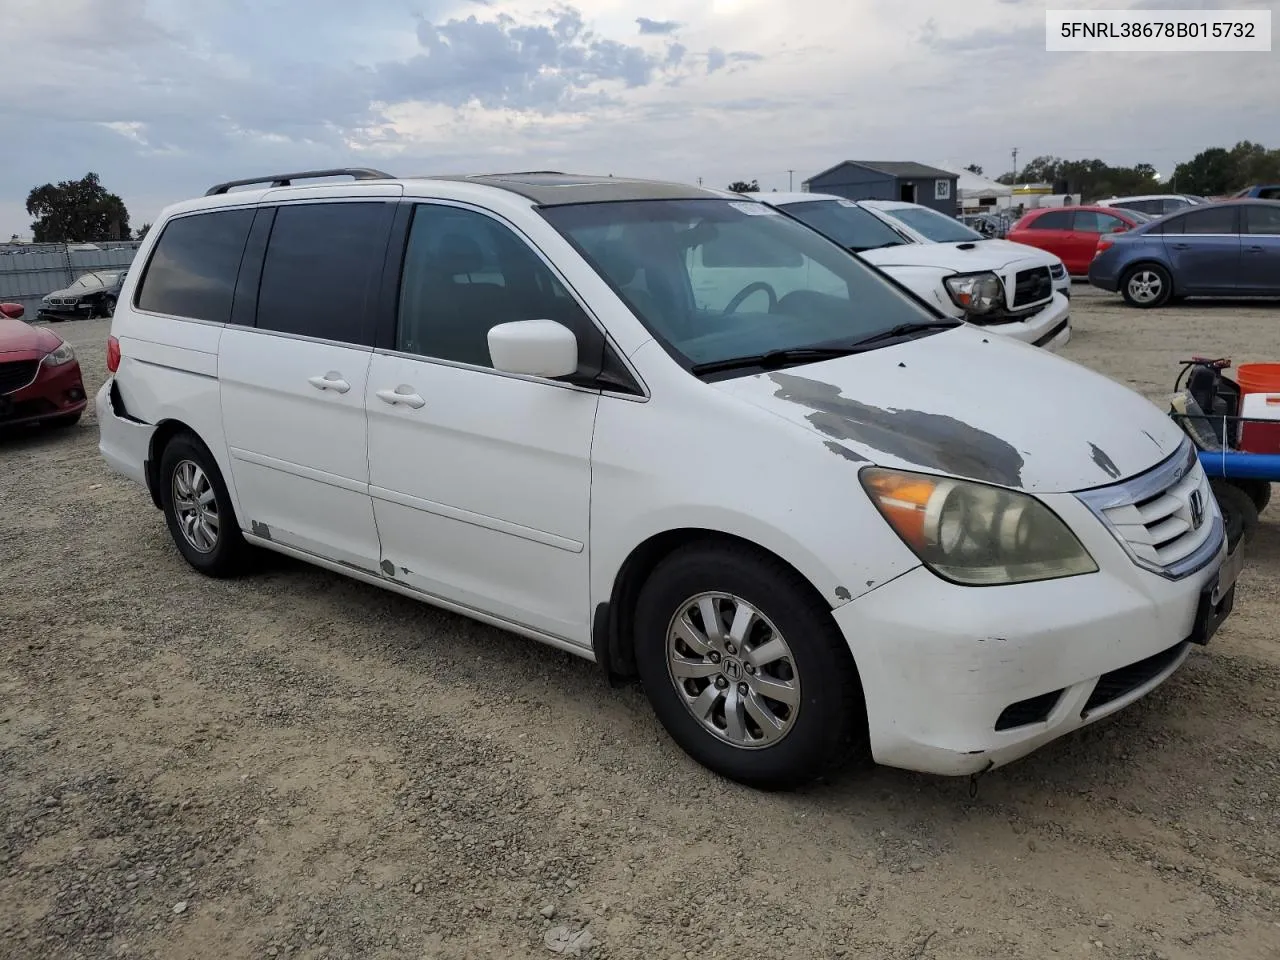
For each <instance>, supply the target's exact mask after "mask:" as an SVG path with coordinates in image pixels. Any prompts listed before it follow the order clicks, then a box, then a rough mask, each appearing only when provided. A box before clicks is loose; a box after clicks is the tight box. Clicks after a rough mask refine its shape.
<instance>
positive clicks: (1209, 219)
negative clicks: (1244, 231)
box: [1164, 204, 1242, 295]
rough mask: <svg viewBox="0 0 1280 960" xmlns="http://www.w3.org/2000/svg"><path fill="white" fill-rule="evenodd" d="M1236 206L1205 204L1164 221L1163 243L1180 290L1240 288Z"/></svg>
mask: <svg viewBox="0 0 1280 960" xmlns="http://www.w3.org/2000/svg"><path fill="white" fill-rule="evenodd" d="M1238 219H1239V218H1238V216H1237V208H1235V207H1227V206H1218V205H1216V204H1215V205H1213V206H1208V207H1205V208H1203V209H1199V210H1191V211H1189V212H1188V213H1184V214H1182V215H1181V216H1178V217H1173V218H1172V219H1170V220H1169V221H1168V222H1167V223H1165V225H1164V246H1165V251H1166V253H1167V254H1168V256H1169V261H1170V263H1171V264H1172V265H1173V270H1174V283H1175V284H1176V285H1177V289H1178V290H1179V292H1181V293H1186V294H1193V295H1194V294H1202V295H1214V294H1218V295H1222V294H1232V293H1238V292H1239V288H1240V281H1241V279H1242V278H1241V273H1240V259H1241V258H1240V228H1239V225H1238Z"/></svg>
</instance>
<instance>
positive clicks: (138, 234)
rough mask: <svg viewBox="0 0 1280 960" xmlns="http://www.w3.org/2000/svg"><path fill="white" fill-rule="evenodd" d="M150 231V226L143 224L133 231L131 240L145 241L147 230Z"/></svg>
mask: <svg viewBox="0 0 1280 960" xmlns="http://www.w3.org/2000/svg"><path fill="white" fill-rule="evenodd" d="M150 229H151V224H149V223H144V224H143V225H142V226H140V227H139V228H138V229H137V230H135V231H133V239H135V240H145V239H147V231H148V230H150Z"/></svg>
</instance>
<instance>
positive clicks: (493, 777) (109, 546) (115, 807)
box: [0, 288, 1280, 960]
mask: <svg viewBox="0 0 1280 960" xmlns="http://www.w3.org/2000/svg"><path fill="white" fill-rule="evenodd" d="M1077 290H1078V293H1077V300H1076V304H1077V306H1076V308H1075V323H1076V339H1075V341H1074V342H1073V343H1072V344H1071V345H1070V346H1069V347H1068V348H1067V351H1066V352H1067V353H1068V355H1069V356H1071V357H1073V358H1074V359H1077V360H1080V361H1082V362H1084V363H1086V364H1088V365H1090V366H1092V367H1095V368H1097V369H1099V370H1102V371H1104V372H1106V373H1107V374H1109V375H1111V376H1113V377H1116V378H1117V379H1119V380H1122V381H1124V382H1127V383H1129V384H1132V385H1133V386H1134V387H1136V388H1137V389H1139V390H1141V391H1143V392H1145V393H1147V394H1149V395H1151V396H1153V397H1159V396H1160V395H1161V394H1162V393H1164V392H1165V391H1167V390H1168V389H1169V386H1170V385H1171V383H1172V379H1173V376H1174V374H1175V372H1176V369H1175V367H1174V361H1175V360H1177V359H1178V358H1180V357H1182V356H1184V355H1187V354H1189V353H1190V352H1192V351H1201V352H1209V353H1214V354H1227V355H1231V356H1233V357H1234V359H1235V360H1236V361H1237V362H1240V361H1244V360H1250V359H1276V358H1277V357H1280V334H1278V333H1277V331H1278V330H1280V307H1273V306H1264V307H1257V306H1247V305H1246V306H1241V305H1235V306H1184V307H1175V308H1169V309H1165V310H1160V311H1157V312H1152V313H1139V312H1137V311H1133V310H1128V309H1124V308H1123V307H1121V306H1120V305H1119V304H1118V302H1116V301H1113V300H1111V299H1110V298H1104V297H1102V296H1101V295H1099V294H1096V293H1094V292H1092V291H1089V290H1082V289H1079V288H1077ZM107 330H108V322H105V321H97V322H92V323H89V322H84V323H74V324H66V325H62V326H61V327H60V328H59V331H60V332H62V333H63V334H64V335H65V336H67V337H68V338H69V339H70V340H71V341H72V343H73V344H74V345H75V346H76V348H77V349H78V350H79V351H80V354H81V358H82V363H84V365H85V372H86V375H87V378H88V385H89V386H90V388H91V389H94V390H96V388H97V386H98V385H99V384H100V383H101V382H102V378H103V376H104V366H103V345H104V341H105V338H106V335H107ZM1008 399H1009V402H1010V403H1016V402H1017V398H1016V397H1010V398H1008ZM1062 400H1063V404H1064V406H1067V405H1069V404H1070V402H1071V398H1069V397H1063V398H1062ZM96 444H97V430H96V427H95V422H94V418H93V417H92V416H91V415H88V416H86V417H85V419H84V421H82V423H81V424H80V426H78V427H76V428H74V429H72V430H67V431H63V432H59V433H53V432H49V433H41V434H25V435H22V436H19V437H16V438H14V437H11V438H9V439H7V440H4V441H0V824H2V825H0V957H4V958H15V960H17V958H21V960H28V958H31V960H34V958H42V957H59V958H61V957H123V956H128V957H158V958H165V960H181V958H218V960H222V958H239V957H277V958H321V957H327V958H331V960H337V958H342V957H349V958H353V960H355V958H359V960H364V958H382V957H388V958H389V957H396V958H400V957H411V958H423V957H433V958H434V957H465V958H481V957H493V958H499V957H503V958H505V957H551V956H554V955H555V954H554V953H553V952H552V950H551V949H549V947H548V946H547V939H548V936H549V935H550V937H551V939H552V942H556V938H557V937H560V938H561V939H563V938H564V937H565V936H566V935H568V934H577V933H578V932H579V931H582V930H584V929H585V930H586V931H587V932H588V933H589V935H590V938H591V940H592V941H593V944H592V945H591V946H590V947H589V950H588V953H589V955H590V956H592V957H595V958H667V957H698V958H703V957H731V956H732V957H735V958H741V957H751V958H755V957H761V958H763V957H769V958H792V957H794V958H806V960H807V958H825V957H833V956H847V957H859V958H863V957H865V958H874V960H887V958H894V960H941V958H958V957H965V958H984V960H986V958H1001V957H1028V958H1042V957H1046V956H1050V955H1052V956H1062V957H1083V956H1090V957H1119V958H1125V960H1133V958H1205V957H1214V958H1257V960H1262V958H1275V957H1277V956H1280V641H1278V640H1277V636H1276V634H1277V625H1280V589H1278V585H1280V508H1276V509H1273V510H1272V511H1271V512H1270V515H1269V516H1268V517H1267V518H1266V520H1267V522H1266V523H1264V528H1263V530H1262V532H1261V533H1260V535H1259V536H1258V538H1257V541H1256V543H1255V544H1254V548H1253V550H1252V552H1251V559H1250V565H1249V567H1248V569H1247V570H1246V572H1245V574H1244V578H1243V580H1242V585H1241V588H1240V591H1239V595H1238V601H1237V608H1236V613H1235V615H1234V617H1233V618H1232V619H1231V620H1230V621H1228V623H1227V624H1226V626H1224V627H1223V629H1222V631H1221V632H1220V633H1219V634H1218V636H1217V637H1216V638H1215V639H1214V641H1213V643H1212V644H1211V645H1210V647H1208V648H1207V649H1206V650H1204V651H1203V652H1201V651H1197V652H1195V653H1194V654H1193V656H1192V658H1191V660H1190V661H1189V662H1188V664H1187V666H1186V668H1185V669H1184V670H1183V671H1181V672H1180V674H1179V675H1177V676H1176V677H1175V678H1174V679H1173V680H1171V681H1170V682H1169V683H1168V684H1166V685H1165V686H1164V687H1163V688H1161V689H1160V690H1159V691H1157V693H1156V694H1154V695H1153V696H1151V697H1149V698H1148V699H1147V700H1146V701H1144V702H1142V703H1140V704H1139V705H1137V706H1135V707H1134V708H1132V709H1130V710H1128V711H1126V712H1123V713H1121V714H1120V715H1119V716H1117V717H1115V718H1112V719H1111V720H1109V721H1104V722H1102V723H1099V724H1097V725H1095V726H1093V727H1091V728H1089V729H1087V730H1085V731H1083V732H1081V733H1080V734H1078V735H1076V736H1072V737H1069V738H1066V739H1065V740H1063V741H1060V742H1058V743H1056V744H1055V745H1052V746H1050V747H1048V748H1046V749H1044V750H1043V751H1041V752H1040V753H1038V754H1036V755H1035V756H1033V757H1031V758H1028V759H1027V760H1025V761H1022V762H1019V763H1017V764H1014V765H1012V766H1010V767H1006V768H1004V769H1001V770H998V771H995V772H993V773H991V774H989V775H987V776H986V777H985V778H983V779H982V780H981V781H980V784H979V791H978V793H977V796H976V797H975V798H973V799H970V797H969V790H968V787H969V785H968V782H967V781H964V780H945V779H934V778H928V777H919V776H913V775H909V774H905V773H898V772H894V771H889V770H880V771H875V772H871V773H870V774H868V775H863V776H847V777H845V778H843V779H842V780H840V781H839V782H836V783H834V784H828V785H823V786H818V787H814V788H812V789H809V790H807V791H805V792H803V793H799V794H790V795H767V794H762V793H756V792H752V791H750V790H747V789H745V788H740V787H737V786H735V785H732V784H728V783H725V782H722V781H720V780H718V779H716V778H715V777H713V776H711V775H710V774H708V773H707V772H705V771H704V770H702V769H701V768H699V767H697V766H695V765H694V764H693V763H692V762H691V761H689V760H687V759H686V758H685V757H684V756H683V755H682V754H681V753H680V752H679V751H678V750H677V749H676V748H675V747H674V745H673V744H672V743H670V742H669V741H668V740H667V738H666V736H665V735H664V734H663V732H662V731H661V729H660V728H659V727H658V725H657V723H656V721H655V720H654V719H653V718H652V717H651V715H650V713H649V710H648V708H647V706H646V703H645V701H644V699H643V697H642V695H641V693H640V691H639V690H638V689H634V688H632V689H625V690H621V691H611V690H609V689H608V688H607V687H606V686H605V684H604V683H603V682H602V681H601V679H600V678H599V676H598V675H597V673H596V669H595V668H594V667H593V666H592V665H590V664H588V663H586V662H583V661H579V660H576V659H573V658H572V657H570V656H568V655H566V654H562V653H559V652H556V651H553V650H550V649H548V648H544V647H541V646H538V645H536V644H533V643H530V642H528V641H525V640H522V639H519V638H516V637H513V636H508V635H506V634H503V633H500V632H498V631H496V630H493V629H490V628H487V627H484V626H479V625H477V624H474V623H472V622H470V621H467V620H464V619H462V618H460V617H456V616H452V615H450V614H445V613H441V612H438V611H435V610H433V609H431V608H429V607H426V606H422V605H418V604H415V603H413V602H411V601H408V600H404V599H401V598H399V597H396V596H393V595H390V594H387V593H384V592H380V591H378V590H376V589H373V588H370V587H366V586H363V585H361V584H358V583H354V582H352V581H349V580H345V579H343V578H341V577H338V576H333V575H330V574H328V573H325V572H322V571H320V570H317V569H313V568H310V567H307V566H304V565H301V564H296V563H293V562H291V561H285V560H274V561H271V562H270V563H268V564H267V567H266V570H265V571H264V572H263V573H262V574H260V575H258V576H256V577H255V578H253V579H249V580H245V581H241V582H234V583H220V582H214V581H210V580H207V579H203V578H201V577H200V576H198V575H196V574H195V573H194V572H192V571H191V570H190V569H189V568H188V567H187V566H186V565H185V564H184V563H183V562H182V560H181V559H180V558H179V556H178V553H177V552H176V550H175V549H174V547H173V546H172V544H171V542H170V540H169V537H168V534H167V532H166V530H165V527H164V524H163V521H162V519H161V516H160V514H159V513H158V512H156V511H155V510H153V509H152V508H151V506H150V504H149V502H148V499H147V497H146V495H145V493H143V491H142V490H140V489H139V488H136V487H134V486H132V485H130V484H129V483H128V482H126V481H123V480H121V479H118V478H115V477H113V476H112V475H109V474H108V472H107V470H106V469H105V467H104V466H103V465H102V463H101V462H100V461H99V459H98V456H97V449H96ZM560 927H564V928H566V930H558V929H557V928H560ZM558 945H561V946H563V944H558Z"/></svg>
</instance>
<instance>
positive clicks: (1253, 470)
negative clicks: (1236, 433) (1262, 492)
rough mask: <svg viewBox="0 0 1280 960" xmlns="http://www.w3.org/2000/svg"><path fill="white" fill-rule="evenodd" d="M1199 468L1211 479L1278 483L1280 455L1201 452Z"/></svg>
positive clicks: (1232, 451) (1227, 451)
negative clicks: (1221, 478) (1220, 478)
mask: <svg viewBox="0 0 1280 960" xmlns="http://www.w3.org/2000/svg"><path fill="white" fill-rule="evenodd" d="M1199 455H1200V466H1202V467H1204V472H1205V473H1207V474H1208V475H1209V476H1211V477H1226V478H1227V479H1230V480H1269V481H1270V482H1271V483H1280V454H1276V453H1239V452H1237V451H1235V450H1201V451H1199Z"/></svg>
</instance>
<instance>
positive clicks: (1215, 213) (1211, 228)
mask: <svg viewBox="0 0 1280 960" xmlns="http://www.w3.org/2000/svg"><path fill="white" fill-rule="evenodd" d="M1178 220H1179V221H1180V222H1181V224H1182V229H1181V230H1178V231H1176V232H1178V233H1212V234H1218V233H1238V232H1239V230H1238V228H1237V227H1236V208H1235V207H1206V208H1205V209H1203V210H1192V211H1191V212H1190V213H1188V214H1185V215H1184V216H1181V217H1179V218H1178ZM1165 232H1166V233H1173V232H1175V231H1172V230H1166V231H1165Z"/></svg>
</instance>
